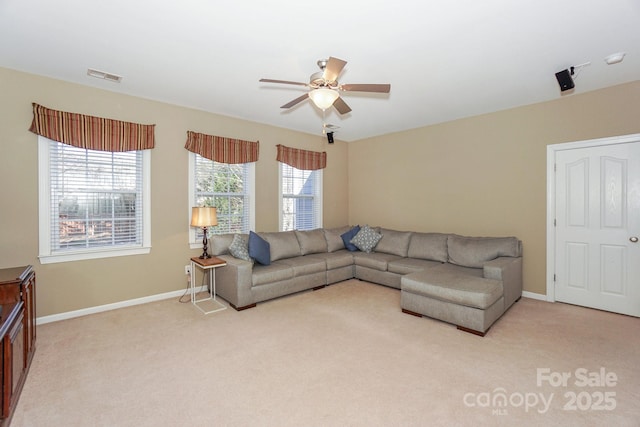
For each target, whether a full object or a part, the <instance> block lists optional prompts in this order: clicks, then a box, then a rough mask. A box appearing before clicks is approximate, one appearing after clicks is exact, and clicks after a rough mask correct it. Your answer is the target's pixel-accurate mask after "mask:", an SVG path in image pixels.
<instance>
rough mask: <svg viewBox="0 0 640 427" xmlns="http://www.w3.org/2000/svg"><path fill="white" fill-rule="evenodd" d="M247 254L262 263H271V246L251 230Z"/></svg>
mask: <svg viewBox="0 0 640 427" xmlns="http://www.w3.org/2000/svg"><path fill="white" fill-rule="evenodd" d="M249 256H250V257H251V258H253V259H255V260H256V261H257V262H259V263H260V264H262V265H269V264H271V248H270V246H269V242H267V241H266V240H264V239H263V238H262V237H260V236H258V235H257V234H256V233H254V232H253V231H250V232H249Z"/></svg>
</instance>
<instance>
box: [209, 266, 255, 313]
mask: <svg viewBox="0 0 640 427" xmlns="http://www.w3.org/2000/svg"><path fill="white" fill-rule="evenodd" d="M218 258H220V259H223V260H225V261H226V262H227V265H226V266H224V267H221V268H216V269H215V272H216V294H218V295H220V296H221V297H222V298H224V299H225V300H226V301H228V302H229V303H231V304H233V305H234V306H235V308H236V309H238V308H242V307H246V306H248V305H252V304H253V302H254V301H253V294H252V292H251V283H252V282H251V275H252V271H253V264H252V263H251V262H249V261H245V260H242V259H238V258H235V257H233V256H231V255H219V256H218Z"/></svg>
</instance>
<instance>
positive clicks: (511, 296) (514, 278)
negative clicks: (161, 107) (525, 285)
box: [483, 257, 522, 310]
mask: <svg viewBox="0 0 640 427" xmlns="http://www.w3.org/2000/svg"><path fill="white" fill-rule="evenodd" d="M483 269H484V274H483V276H484V277H485V278H486V279H494V280H500V281H502V286H503V288H504V309H505V310H506V309H507V308H509V307H510V306H511V304H513V303H514V302H516V301H517V300H518V299H520V297H521V296H522V257H498V258H496V259H494V260H491V261H488V262H486V263H484V266H483Z"/></svg>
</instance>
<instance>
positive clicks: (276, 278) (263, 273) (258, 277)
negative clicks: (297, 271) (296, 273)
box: [251, 261, 293, 286]
mask: <svg viewBox="0 0 640 427" xmlns="http://www.w3.org/2000/svg"><path fill="white" fill-rule="evenodd" d="M292 278H293V268H291V266H290V265H287V264H283V263H282V262H281V261H277V262H275V263H272V264H270V265H258V264H254V266H253V270H252V273H251V286H260V285H268V284H269V283H274V282H280V281H282V280H287V279H292Z"/></svg>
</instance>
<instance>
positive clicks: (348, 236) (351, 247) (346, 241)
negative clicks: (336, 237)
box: [340, 225, 360, 252]
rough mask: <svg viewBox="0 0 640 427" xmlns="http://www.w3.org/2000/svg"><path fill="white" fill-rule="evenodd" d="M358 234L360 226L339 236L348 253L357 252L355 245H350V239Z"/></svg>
mask: <svg viewBox="0 0 640 427" xmlns="http://www.w3.org/2000/svg"><path fill="white" fill-rule="evenodd" d="M359 232H360V226H359V225H356V226H355V227H353V228H352V229H351V230H349V231H347V232H346V233H344V234H341V235H340V237H342V241H343V242H344V247H345V248H346V249H347V250H348V251H351V252H353V251H357V250H358V247H357V246H356V245H354V244H353V243H351V239H353V238H354V237H356V234H358V233H359Z"/></svg>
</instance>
